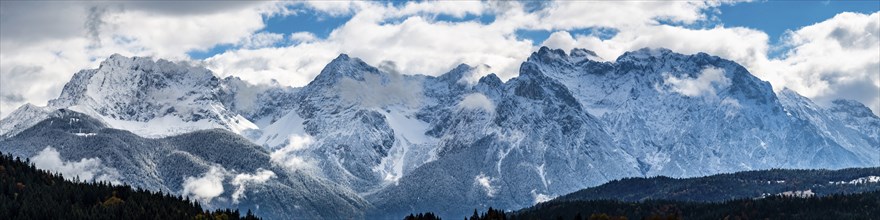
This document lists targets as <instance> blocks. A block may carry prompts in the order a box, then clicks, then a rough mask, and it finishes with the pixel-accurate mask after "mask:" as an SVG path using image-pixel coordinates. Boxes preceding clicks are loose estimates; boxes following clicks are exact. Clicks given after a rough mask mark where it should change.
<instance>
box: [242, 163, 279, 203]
mask: <svg viewBox="0 0 880 220" xmlns="http://www.w3.org/2000/svg"><path fill="white" fill-rule="evenodd" d="M273 177H275V172H272V171H271V170H264V169H258V170H257V172H256V173H254V174H247V173H242V174H238V175H236V176H235V178H233V179H232V185H234V186H236V187H238V188H236V189H235V192H233V193H232V203H238V201H239V199H241V198H244V197H245V195H244V190H245V186H246V185H254V184H263V183H265V182H266V181H269V179H271V178H273Z"/></svg>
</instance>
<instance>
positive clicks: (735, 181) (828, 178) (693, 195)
mask: <svg viewBox="0 0 880 220" xmlns="http://www.w3.org/2000/svg"><path fill="white" fill-rule="evenodd" d="M876 190H880V167H871V168H849V169H840V170H791V169H771V170H755V171H744V172H736V173H728V174H716V175H711V176H704V177H694V178H671V177H665V176H659V177H651V178H641V177H639V178H624V179H621V180H613V181H610V182H608V183H605V184H602V185H599V186H596V187H590V188H586V189H583V190H579V191H577V192H574V193H571V194H568V195H564V196H560V197H559V198H556V200H567V201H574V200H603V199H613V200H620V201H628V202H638V201H643V200H675V201H694V202H724V201H728V200H733V199H746V198H758V197H763V196H767V195H777V194H782V193H796V192H802V193H807V194H811V195H813V196H819V197H821V196H826V195H835V194H852V193H861V192H870V191H876Z"/></svg>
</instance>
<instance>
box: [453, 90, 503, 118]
mask: <svg viewBox="0 0 880 220" xmlns="http://www.w3.org/2000/svg"><path fill="white" fill-rule="evenodd" d="M458 107H459V108H461V109H477V110H483V111H485V112H488V113H494V112H495V103H493V102H492V100H490V99H489V98H488V97H486V95H483V94H482V93H471V94H468V95H466V96H465V97H464V99H462V100H461V102H459V103H458Z"/></svg>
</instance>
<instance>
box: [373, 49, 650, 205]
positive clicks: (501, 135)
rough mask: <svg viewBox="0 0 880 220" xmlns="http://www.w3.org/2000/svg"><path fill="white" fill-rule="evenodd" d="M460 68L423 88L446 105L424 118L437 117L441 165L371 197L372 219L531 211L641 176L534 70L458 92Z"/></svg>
mask: <svg viewBox="0 0 880 220" xmlns="http://www.w3.org/2000/svg"><path fill="white" fill-rule="evenodd" d="M459 68H466V67H459ZM459 68H457V69H456V70H453V71H451V72H450V73H447V74H446V75H443V76H440V77H437V78H429V79H428V80H427V81H426V84H427V83H430V84H433V86H431V87H430V88H429V89H428V91H426V93H427V94H429V96H431V97H432V98H435V99H436V100H440V101H437V102H435V103H432V104H431V105H429V107H426V108H425V111H424V112H422V114H424V115H429V114H434V116H432V117H425V118H429V119H430V120H428V122H429V123H430V124H431V127H432V129H431V130H430V131H429V133H428V134H429V135H431V136H434V137H437V138H438V139H439V140H440V142H439V143H438V145H439V146H438V150H437V159H436V160H434V161H432V162H429V163H427V164H425V165H423V166H421V167H419V168H417V169H416V170H414V171H412V172H411V173H409V174H407V175H405V176H404V177H403V178H401V180H400V181H399V183H398V184H395V185H390V186H388V187H387V188H385V189H383V190H381V191H379V192H376V193H373V194H370V195H368V196H367V199H368V200H369V201H371V202H372V203H373V205H374V206H376V211H374V212H371V213H370V215H369V216H371V217H375V218H389V217H391V216H394V215H400V214H403V213H408V212H414V211H416V210H431V211H432V212H435V213H439V214H441V215H443V216H458V215H465V214H466V212H467V210H469V209H470V207H482V206H492V207H509V208H518V207H526V206H529V205H532V204H534V203H536V202H540V201H542V200H546V199H547V198H552V197H553V196H558V195H562V194H565V193H569V192H572V191H574V190H577V189H581V188H583V187H586V186H592V185H595V184H599V183H602V182H605V181H608V180H611V179H615V178H621V177H625V176H636V175H639V172H638V169H636V161H635V159H634V158H633V157H631V156H629V155H628V154H627V153H626V152H624V151H623V149H622V148H619V147H616V146H614V145H613V144H612V141H611V139H610V136H609V135H608V134H607V133H606V132H605V131H604V129H603V128H602V127H601V124H600V123H599V121H598V120H597V119H596V118H594V117H592V116H591V115H589V114H588V113H587V112H586V111H584V110H583V109H582V108H581V106H580V104H579V103H578V102H577V101H576V100H575V99H574V97H572V96H571V94H570V92H569V91H568V90H567V89H566V88H565V87H564V86H563V85H562V84H560V83H558V82H556V80H553V79H550V78H548V77H547V76H545V75H544V73H543V72H541V70H539V69H538V68H536V66H535V65H534V64H532V63H525V64H523V65H522V67H521V69H520V76H518V77H516V78H514V79H511V80H510V81H508V82H506V83H502V82H501V81H500V79H498V78H497V77H496V76H495V75H489V76H486V77H483V78H482V79H480V80H479V82H478V83H477V84H476V85H468V84H464V83H461V81H460V80H458V79H457V78H459V77H461V75H462V74H460V73H461V72H465V71H461V69H459ZM449 88H453V89H449ZM475 97H480V98H475ZM475 99H476V100H479V101H475ZM609 161H614V162H611V163H609ZM437 201H455V202H450V203H445V202H439V203H438V202H437Z"/></svg>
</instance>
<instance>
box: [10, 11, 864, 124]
mask: <svg viewBox="0 0 880 220" xmlns="http://www.w3.org/2000/svg"><path fill="white" fill-rule="evenodd" d="M734 2H736V1H688V2H684V1H682V2H580V1H558V2H550V3H541V4H540V5H542V7H539V8H531V6H528V5H526V4H524V3H521V2H493V1H488V2H407V3H405V4H402V5H400V4H399V5H394V4H390V3H379V2H364V1H316V2H281V3H278V2H251V3H243V2H229V3H222V4H212V5H210V6H207V5H204V6H202V7H189V6H192V3H186V2H183V3H173V4H167V3H163V4H158V3H150V2H111V3H68V2H63V3H58V4H44V3H41V2H2V4H3V6H4V7H0V10H2V14H3V19H2V20H0V23H2V25H0V29H2V31H0V36H2V38H0V87H2V88H3V89H2V90H0V117H2V116H5V114H8V113H9V112H11V111H12V110H14V108H15V107H17V106H19V105H21V104H23V103H24V102H32V103H35V104H37V105H43V104H45V102H46V101H47V100H48V99H50V98H53V97H54V96H56V95H57V94H58V93H59V91H60V89H61V87H62V86H63V84H64V83H65V82H66V81H67V80H68V79H69V78H70V76H71V75H72V74H73V73H74V72H76V71H77V70H80V69H84V68H89V67H95V66H96V65H97V63H98V62H99V61H100V59H103V57H106V56H107V55H109V54H112V53H121V54H123V55H127V56H131V55H142V56H150V55H152V56H157V57H162V58H170V59H188V56H187V55H186V52H187V51H193V50H195V51H207V50H209V49H211V48H212V47H214V46H216V45H218V44H234V45H241V46H243V48H241V49H237V50H231V51H227V52H225V53H222V54H218V55H215V56H213V57H211V58H208V59H206V60H205V62H204V63H205V65H206V66H207V67H208V68H209V69H211V70H214V71H215V72H216V73H217V74H218V75H219V76H221V77H225V76H230V75H235V76H240V77H241V78H242V79H244V80H246V81H248V82H252V83H261V84H268V83H271V82H272V80H273V79H274V80H277V81H278V82H280V83H281V84H283V85H291V86H303V85H306V84H307V83H308V82H310V81H311V80H312V79H313V78H314V77H315V76H316V75H317V74H318V73H319V72H320V70H321V69H322V68H323V67H324V65H326V64H327V63H328V62H329V61H330V60H332V59H333V58H334V57H336V56H337V55H338V54H339V53H347V54H349V55H351V56H353V57H359V58H361V59H363V60H364V61H366V62H367V63H369V64H371V65H374V66H377V65H380V64H381V63H382V62H385V61H393V62H394V63H395V64H396V66H397V69H398V70H399V72H400V73H401V74H417V73H420V74H427V75H439V74H442V73H445V72H447V71H449V70H450V69H452V68H453V67H455V66H457V65H458V64H460V63H467V64H470V65H472V66H477V65H480V64H487V65H489V66H492V67H493V68H492V71H493V72H495V73H496V74H498V76H499V77H500V78H501V79H502V80H507V79H509V78H511V77H514V76H516V75H517V74H518V68H519V65H520V64H521V62H522V61H523V60H525V59H526V58H527V57H528V55H529V54H530V52H532V51H534V50H535V49H536V47H534V46H533V42H531V40H529V39H522V38H519V37H518V36H517V31H518V30H548V31H551V32H553V33H552V34H551V36H550V38H548V39H547V40H545V41H544V42H542V43H541V44H543V45H548V46H552V47H557V48H563V49H566V50H568V49H570V48H573V47H580V48H587V49H590V50H592V51H595V52H596V53H597V54H598V55H599V56H600V57H603V58H605V59H608V60H614V59H615V58H616V57H618V56H619V55H620V54H622V53H623V52H626V51H631V50H636V49H639V48H643V47H654V48H656V47H665V48H669V49H672V50H673V51H676V52H680V53H685V54H692V53H697V52H706V53H709V54H712V55H717V56H720V57H723V58H726V59H731V60H734V61H736V62H738V63H740V64H742V65H744V66H745V67H747V69H749V70H750V71H751V72H752V73H753V74H755V75H756V76H758V77H760V78H761V79H763V80H767V81H769V82H770V83H771V84H772V85H773V86H774V88H776V89H780V88H782V87H789V88H791V89H793V90H795V91H797V92H798V93H801V94H803V95H805V96H807V97H810V98H814V99H816V100H817V101H818V102H820V103H825V102H827V100H830V99H834V98H850V99H856V100H859V101H862V102H865V103H866V104H867V105H868V106H869V107H871V108H872V109H873V110H874V111H875V113H878V112H880V99H877V98H876V94H877V93H878V92H880V73H878V72H880V70H878V69H880V67H878V66H880V65H878V60H880V57H878V56H880V55H878V53H876V51H878V46H877V45H878V43H877V42H878V29H880V28H878V27H877V26H878V21H877V20H878V15H877V13H874V14H871V15H864V14H857V13H841V14H840V15H838V16H835V17H834V18H832V19H829V20H826V21H823V22H820V23H817V24H815V25H810V26H807V27H804V28H802V29H799V30H795V31H792V32H791V34H790V35H789V37H788V38H786V39H784V43H785V45H784V47H782V48H791V49H792V50H791V51H789V52H787V53H786V56H785V57H784V58H780V59H771V58H768V57H767V53H768V51H769V49H770V48H776V47H778V45H769V41H768V36H767V34H765V33H764V32H761V31H758V30H754V29H750V28H742V27H725V26H722V25H716V26H714V27H709V26H710V24H713V23H718V20H717V18H715V17H714V15H715V14H717V13H719V12H718V11H717V7H718V6H719V5H721V4H732V3H734ZM288 5H299V6H304V7H299V8H297V7H292V8H288V7H285V6H288ZM611 9H613V10H611ZM303 10H314V11H317V12H319V13H318V15H316V16H317V19H319V20H320V19H323V18H325V16H333V17H340V16H351V19H350V20H349V21H347V22H346V23H345V24H344V25H342V26H340V27H336V28H335V29H334V30H333V31H332V32H331V33H330V34H329V36H327V37H326V38H319V37H317V36H315V34H314V33H309V32H296V33H290V34H289V35H287V39H284V35H280V34H282V33H278V34H274V33H266V32H263V30H264V27H265V23H264V18H265V17H271V16H280V15H291V14H297V13H298V12H302V11H303ZM489 14H491V15H492V16H494V18H495V19H494V21H492V22H488V23H481V22H479V21H475V20H469V21H444V20H441V19H439V17H440V15H446V16H447V17H453V18H463V17H466V16H467V15H489ZM299 15H300V14H298V16H299ZM660 21H664V22H660ZM670 23H671V24H674V25H669V24H670ZM679 24H685V25H688V26H687V27H683V26H677V25H679ZM695 27H697V28H695ZM584 28H601V29H609V30H615V32H616V34H615V35H614V36H613V37H610V38H608V36H605V37H603V38H600V37H598V36H596V35H589V34H580V33H581V32H579V31H578V30H580V29H584ZM283 34H287V33H283ZM279 36H281V39H279ZM603 39H604V40H603ZM285 40H286V41H288V42H289V43H290V44H289V45H288V46H283V47H273V46H272V45H277V44H276V43H278V42H279V41H285ZM488 73H489V72H488V71H486V72H481V73H480V74H488ZM479 76H480V75H476V78H477V79H478V77H479Z"/></svg>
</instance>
